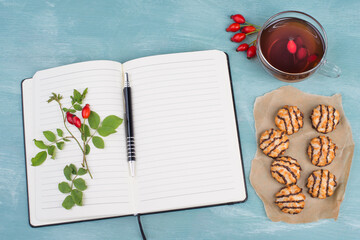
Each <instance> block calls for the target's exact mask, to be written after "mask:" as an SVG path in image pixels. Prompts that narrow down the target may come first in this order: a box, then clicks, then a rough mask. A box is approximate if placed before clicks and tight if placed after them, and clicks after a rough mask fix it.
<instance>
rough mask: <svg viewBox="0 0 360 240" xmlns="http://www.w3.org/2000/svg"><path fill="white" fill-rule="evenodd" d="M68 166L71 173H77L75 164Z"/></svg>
mask: <svg viewBox="0 0 360 240" xmlns="http://www.w3.org/2000/svg"><path fill="white" fill-rule="evenodd" d="M69 167H70V168H71V173H72V174H74V175H76V174H77V169H76V166H75V165H74V164H70V165H69Z"/></svg>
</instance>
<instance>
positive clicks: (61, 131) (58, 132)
mask: <svg viewBox="0 0 360 240" xmlns="http://www.w3.org/2000/svg"><path fill="white" fill-rule="evenodd" d="M56 132H57V134H58V136H59V137H62V136H63V134H64V132H63V130H61V129H60V128H58V129H56Z"/></svg>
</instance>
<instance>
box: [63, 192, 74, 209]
mask: <svg viewBox="0 0 360 240" xmlns="http://www.w3.org/2000/svg"><path fill="white" fill-rule="evenodd" d="M74 205H75V202H74V200H73V198H72V196H71V195H69V196H67V197H66V198H65V200H64V201H63V203H62V206H63V207H64V208H65V209H67V210H69V209H71V208H72V207H73V206H74Z"/></svg>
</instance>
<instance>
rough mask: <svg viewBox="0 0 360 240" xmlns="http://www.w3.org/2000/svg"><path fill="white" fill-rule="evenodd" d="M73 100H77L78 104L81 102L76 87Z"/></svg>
mask: <svg viewBox="0 0 360 240" xmlns="http://www.w3.org/2000/svg"><path fill="white" fill-rule="evenodd" d="M74 100H75V102H78V103H80V104H81V102H82V98H81V94H80V93H79V91H78V90H76V89H74Z"/></svg>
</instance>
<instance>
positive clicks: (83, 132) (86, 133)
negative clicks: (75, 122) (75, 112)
mask: <svg viewBox="0 0 360 240" xmlns="http://www.w3.org/2000/svg"><path fill="white" fill-rule="evenodd" d="M88 137H90V128H89V126H88V125H87V124H82V125H81V139H82V140H84V141H86V139H87V138H88Z"/></svg>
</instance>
